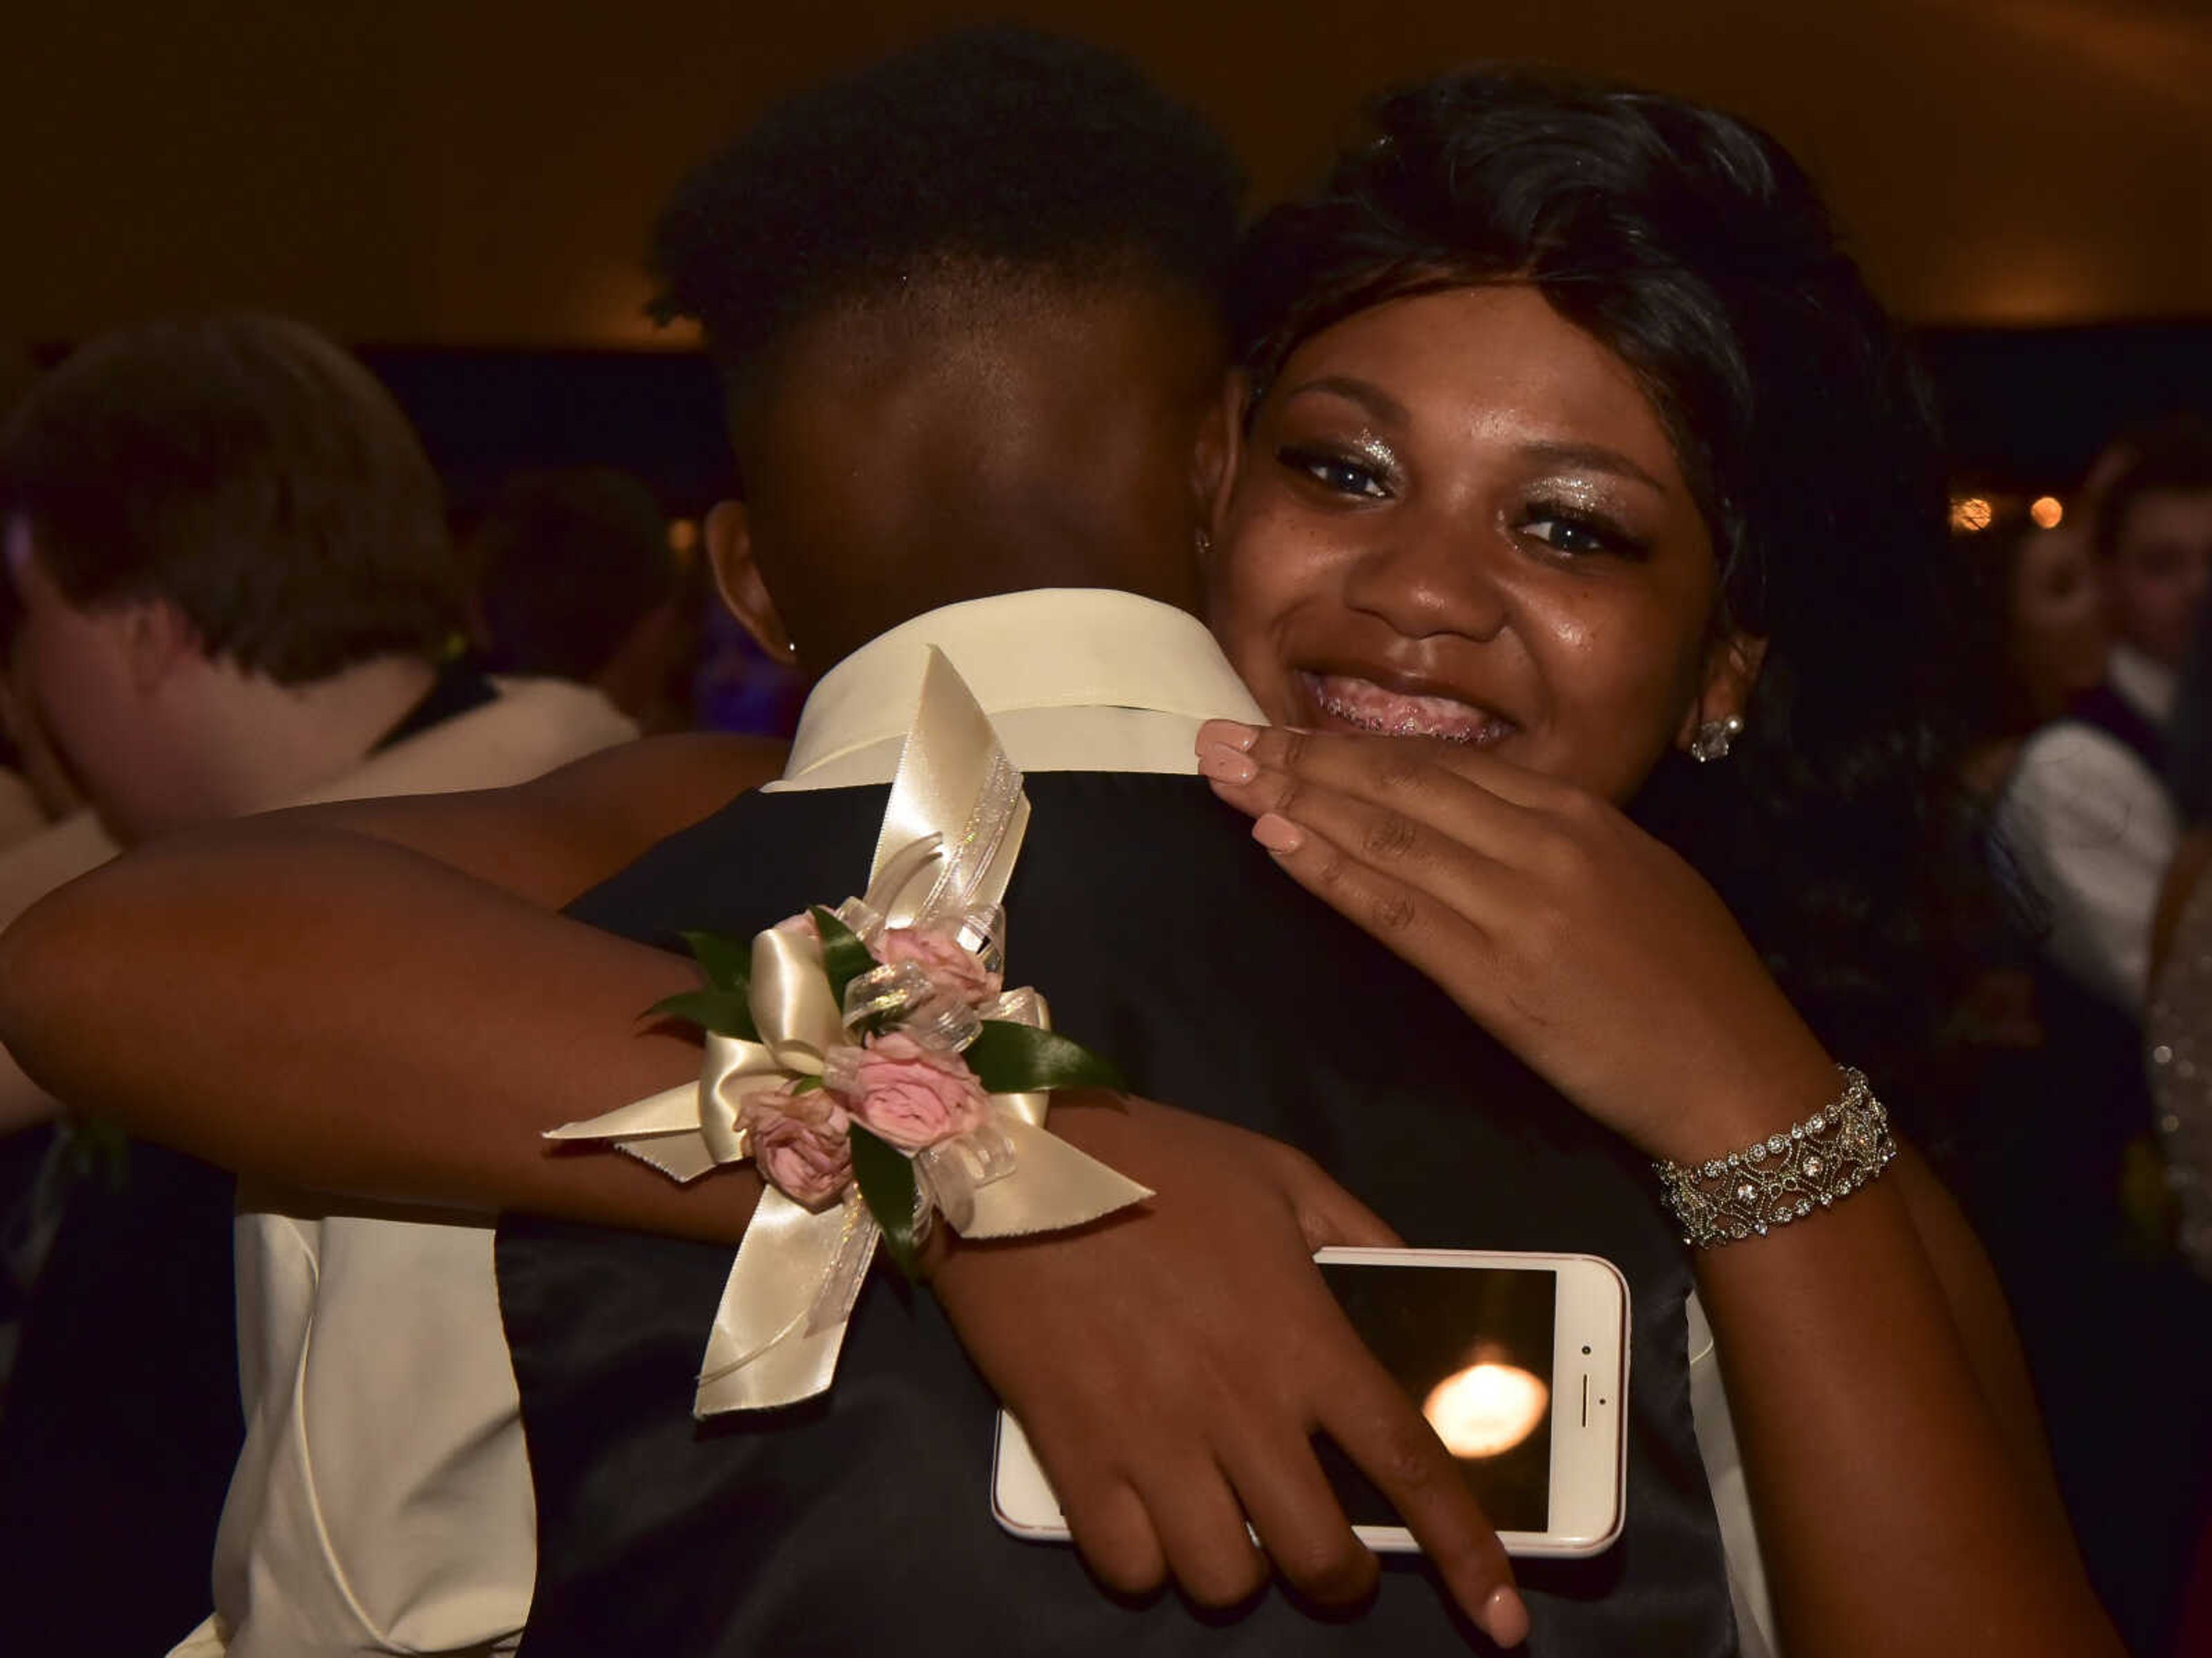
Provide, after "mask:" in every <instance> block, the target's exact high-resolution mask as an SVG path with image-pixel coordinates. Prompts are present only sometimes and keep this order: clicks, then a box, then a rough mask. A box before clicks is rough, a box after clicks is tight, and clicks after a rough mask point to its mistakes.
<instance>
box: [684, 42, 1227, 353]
mask: <svg viewBox="0 0 2212 1658" xmlns="http://www.w3.org/2000/svg"><path fill="white" fill-rule="evenodd" d="M1243 182H1244V180H1243V170H1242V168H1241V167H1239V165H1238V163H1237V158H1236V156H1235V155H1234V154H1233V153H1232V152H1231V149H1229V147H1228V145H1227V144H1226V143H1225V142H1224V141H1223V140H1222V138H1221V137H1220V136H1219V135H1218V133H1216V132H1215V131H1213V129H1212V127H1211V126H1210V125H1208V124H1207V123H1206V120H1205V119H1204V118H1202V117H1201V116H1200V115H1198V114H1197V113H1196V112H1194V111H1192V110H1190V109H1188V108H1186V107H1185V106H1182V105H1181V104H1179V103H1177V102H1176V100H1174V99H1172V98H1170V97H1169V96H1168V95H1167V94H1165V93H1164V92H1162V91H1161V90H1160V89H1159V88H1157V87H1155V86H1154V85H1152V82H1150V81H1149V80H1147V79H1146V77H1145V76H1144V75H1143V74H1142V73H1141V72H1139V70H1137V69H1136V68H1135V67H1134V66H1133V64H1129V63H1127V62H1126V61H1124V60H1123V59H1121V58H1118V57H1115V55H1113V54H1112V53H1110V52H1104V51H1102V50H1101V49H1099V48H1097V47H1096V46H1087V45H1084V44H1081V43H1079V42H1077V41H1073V40H1064V39H1055V38H1054V37H1051V36H1048V35H1043V34H1039V33H1035V32H1033V31H1030V30H1027V29H1020V28H1014V27H988V28H979V29H969V30H963V31H962V32H960V33H954V34H951V35H948V36H945V37H944V38H942V39H938V40H934V41H932V42H930V43H928V44H927V45H925V46H920V47H917V48H915V49H914V50H913V51H910V52H902V53H899V54H898V55H896V56H895V57H892V58H886V59H884V61H882V62H881V63H878V64H874V65H873V66H872V67H871V68H868V69H866V70H861V71H860V73H858V74H856V75H854V76H850V77H848V78H847V79H843V80H840V81H836V82H829V83H828V84H826V85H823V86H820V87H817V88H813V89H811V90H810V91H807V92H804V93H801V94H798V95H797V96H795V97H793V98H791V99H789V100H787V101H786V102H784V103H782V104H781V105H779V106H776V107H775V108H774V109H773V110H771V111H770V112H769V113H768V114H767V115H766V116H765V117H763V118H762V119H761V121H760V122H759V123H758V124H757V125H755V126H754V127H753V128H752V129H751V130H750V131H748V132H747V133H746V134H745V135H744V137H741V138H740V139H738V141H737V142H736V143H734V144H732V146H731V147H730V148H728V149H726V150H724V151H723V152H722V153H721V154H720V155H716V156H715V157H714V159H712V160H711V161H708V162H706V163H705V164H704V165H703V166H702V167H699V168H698V169H697V170H696V172H694V173H692V174H691V175H690V177H689V178H688V179H685V180H684V183H683V185H681V186H680V187H679V188H678V191H677V193H676V195H675V197H674V198H673V199H672V200H671V202H670V203H669V205H668V207H667V208H666V210H665V211H664V212H663V214H662V216H661V219H660V222H659V227H658V228H657V230H656V232H655V237H654V248H653V264H654V269H655V272H656V274H657V276H659V281H660V283H661V292H660V295H659V298H658V299H656V300H655V301H654V302H653V314H654V315H655V316H656V317H658V318H659V319H661V320H662V321H664V322H665V321H670V320H673V319H677V318H679V317H690V318H696V319H697V320H698V321H699V322H701V323H702V325H704V326H705V328H706V331H707V337H708V344H709V346H710V347H711V349H713V351H714V356H715V359H716V361H717V362H718V363H719V364H720V367H721V369H722V372H723V374H724V376H725V378H726V380H727V381H728V382H729V383H730V385H731V386H732V390H733V391H734V390H738V389H740V388H743V387H744V386H747V385H749V384H750V382H751V381H752V380H753V379H754V377H755V375H756V374H757V370H758V368H759V367H760V365H761V361H762V360H763V356H764V355H766V354H767V352H768V351H769V349H770V348H771V347H773V346H774V344H775V343H776V342H777V341H778V340H780V339H781V338H783V337H787V335H788V334H789V332H790V331H792V330H793V328H795V327H796V326H798V325H800V324H803V323H805V322H806V321H808V320H810V319H812V318H815V317H817V316H819V315H821V314H823V313H825V312H828V311H829V310H832V309H834V308H836V307H841V306H844V305H848V304H854V303H866V302H868V301H871V300H874V299H878V298H881V297H884V296H887V295H891V294H894V293H896V292H897V291H899V290H900V289H901V288H902V287H904V286H906V285H908V284H909V283H914V282H919V281H923V280H927V279H945V278H950V279H951V280H952V281H953V282H959V281H960V279H961V278H962V277H963V276H971V277H974V278H976V279H978V280H977V281H976V282H975V283H974V285H973V287H974V291H975V293H976V295H978V297H979V298H984V299H986V300H987V299H988V298H990V297H992V296H994V295H998V294H1000V293H1001V292H1006V291H1007V290H1009V289H1018V288H1022V287H1024V286H1030V285H1034V284H1035V283H1036V282H1042V283H1045V284H1049V285H1055V286H1057V285H1075V286H1089V285H1091V284H1093V283H1096V282H1101V281H1109V282H1110V281H1116V280H1127V279H1131V278H1151V279H1153V280H1159V279H1165V280H1168V281H1170V282H1181V283H1182V284H1185V285H1187V286H1188V288H1190V289H1191V290H1192V291H1193V292H1194V294H1195V295H1198V296H1200V298H1202V299H1203V300H1205V301H1207V302H1209V303H1218V295H1219V293H1220V289H1221V286H1222V283H1223V281H1224V278H1225V271H1226V269H1227V267H1228V264H1229V262H1230V260H1231V257H1232V256H1233V252H1234V247H1235V238H1236V233H1237V203H1238V201H1239V199H1240V198H1241V197H1242V196H1243Z"/></svg>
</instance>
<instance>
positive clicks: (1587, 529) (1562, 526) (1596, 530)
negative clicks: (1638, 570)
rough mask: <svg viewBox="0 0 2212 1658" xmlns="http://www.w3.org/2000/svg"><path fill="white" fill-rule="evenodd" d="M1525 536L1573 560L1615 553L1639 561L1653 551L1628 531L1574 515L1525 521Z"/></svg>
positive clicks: (1534, 516) (1533, 515)
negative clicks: (1645, 554)
mask: <svg viewBox="0 0 2212 1658" xmlns="http://www.w3.org/2000/svg"><path fill="white" fill-rule="evenodd" d="M1521 532H1522V534H1523V535H1526V536H1533V537H1535V538H1536V539H1537V540H1538V541H1541V542H1542V543H1543V544H1545V545H1546V546H1547V547H1549V548H1551V549H1552V550H1553V551H1554V552H1557V553H1562V554H1566V555H1569V556H1579V555H1582V554H1586V553H1615V554H1619V555H1620V556H1623V557H1627V558H1637V557H1640V556H1643V555H1644V553H1645V552H1646V551H1648V550H1649V548H1648V546H1647V544H1645V543H1644V541H1642V540H1640V539H1639V538H1638V537H1635V536H1632V535H1631V534H1629V533H1628V532H1627V531H1626V530H1621V529H1617V528H1615V527H1614V526H1613V525H1610V524H1603V523H1600V522H1598V521H1597V520H1595V519H1589V518H1584V517H1582V516H1580V515H1578V514H1576V513H1560V512H1544V511H1539V512H1535V513H1531V514H1529V516H1528V517H1527V518H1525V519H1522V521H1521Z"/></svg>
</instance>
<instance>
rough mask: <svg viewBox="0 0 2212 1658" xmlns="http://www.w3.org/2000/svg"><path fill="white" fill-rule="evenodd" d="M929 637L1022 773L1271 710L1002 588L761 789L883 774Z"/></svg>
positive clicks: (1748, 1635) (1104, 614)
mask: <svg viewBox="0 0 2212 1658" xmlns="http://www.w3.org/2000/svg"><path fill="white" fill-rule="evenodd" d="M933 645H934V646H935V647H937V648H939V650H941V651H943V652H944V653H945V655H946V656H947V657H949V658H950V659H951V662H952V665H953V666H954V667H956V668H957V669H958V670H959V671H960V675H961V677H962V678H963V679H965V680H966V681H967V682H968V686H969V689H970V690H972V691H973V692H975V700H976V701H978V702H980V703H981V704H982V707H983V711H984V712H985V713H986V714H989V715H990V716H991V725H992V726H993V728H994V730H995V731H996V732H998V734H999V740H1000V743H1001V744H1003V745H1004V747H1005V749H1006V757H1007V758H1008V759H1010V760H1011V761H1012V762H1013V763H1014V765H1015V766H1016V767H1018V768H1019V769H1021V770H1023V771H1025V772H1048V771H1121V772H1152V773H1166V774H1172V775H1188V774H1194V773H1195V772H1196V771H1197V769H1198V760H1197V756H1196V751H1195V744H1196V738H1197V735H1198V727H1199V726H1200V723H1201V722H1202V721H1204V720H1212V719H1220V720H1243V721H1245V722H1247V723H1248V724H1264V723H1265V721H1266V718H1267V716H1266V715H1265V714H1261V712H1260V709H1259V707H1258V705H1257V704H1255V702H1254V701H1252V696H1251V693H1250V692H1249V691H1248V690H1246V689H1245V688H1244V685H1243V682H1242V681H1241V680H1239V679H1238V678H1237V673H1236V671H1235V670H1234V669H1233V668H1231V666H1230V665H1229V660H1228V659H1227V658H1226V657H1225V656H1223V655H1222V654H1221V649H1220V647H1219V646H1218V645H1217V644H1215V643H1214V641H1213V635H1212V634H1210V633H1208V632H1207V631H1206V629H1205V628H1204V627H1203V626H1201V625H1200V623H1198V622H1197V621H1196V620H1195V619H1194V617H1192V616H1188V615H1187V614H1185V613H1184V612H1183V611H1181V610H1175V609H1172V608H1170V606H1168V605H1164V604H1155V603H1154V602H1152V600H1150V599H1145V598H1136V597H1135V596H1134V595H1133V594H1129V593H1122V592H1107V591H1104V590H1102V589H1097V588H1048V589H1042V590H1039V591H1036V592H1024V593H1008V594H1006V595H1004V596H1003V597H1000V598H986V599H977V600H975V601H972V602H970V603H969V604H953V605H948V606H946V607H945V609H943V610H933V611H931V612H930V613H929V614H928V615H927V616H919V617H916V618H915V620H914V621H912V622H909V623H905V624H904V625H903V626H902V627H899V628H896V629H892V630H891V631H890V633H887V634H884V635H881V636H880V637H878V638H877V639H875V640H873V641H871V642H870V643H868V644H866V645H865V646H863V647H861V648H860V650H858V651H855V652H854V653H853V654H852V655H851V656H849V657H847V658H846V659H845V660H844V661H842V662H841V663H839V664H838V665H836V667H835V668H833V669H831V670H830V671H829V672H828V673H827V674H825V675H823V677H822V679H821V681H820V683H817V685H816V686H815V688H814V693H813V695H811V696H810V697H808V698H807V701H806V708H805V712H804V713H803V714H801V715H800V716H799V731H798V733H797V735H796V736H795V737H794V738H793V741H792V745H791V755H790V758H789V759H788V761H787V762H786V764H785V768H784V776H783V780H782V781H781V782H778V783H771V784H769V785H768V786H769V788H770V789H815V788H836V787H844V786H854V785H858V784H862V783H887V782H889V781H890V778H891V774H892V773H893V772H894V771H895V770H896V768H897V766H898V756H899V750H900V745H901V744H902V741H903V739H904V738H905V734H906V728H907V725H908V719H909V717H910V715H911V714H912V711H913V708H914V706H915V702H916V701H917V700H918V699H919V697H920V695H921V674H922V668H923V665H924V664H925V663H926V662H927V659H928V652H929V647H931V646H933ZM1170 1103H1173V1102H1170ZM1687 1315H1688V1324H1689V1329H1688V1347H1689V1357H1690V1407H1691V1414H1692V1418H1693V1421H1694V1424H1695V1427H1696V1430H1697V1438H1698V1449H1699V1458H1700V1460H1701V1461H1703V1462H1704V1463H1705V1478H1706V1480H1707V1482H1708V1483H1709V1484H1710V1485H1711V1488H1712V1493H1713V1502H1714V1505H1715V1507H1716V1509H1717V1511H1718V1514H1719V1517H1720V1529H1721V1544H1722V1548H1723V1552H1724V1553H1725V1555H1726V1557H1727V1561H1728V1573H1729V1594H1730V1596H1731V1598H1732V1599H1733V1600H1734V1601H1735V1612H1736V1628H1737V1635H1738V1637H1739V1638H1740V1639H1741V1643H1742V1646H1741V1653H1742V1658H1773V1655H1775V1654H1776V1653H1778V1651H1779V1650H1780V1649H1779V1647H1778V1645H1777V1644H1776V1642H1775V1638H1774V1632H1773V1631H1774V1614H1773V1611H1772V1608H1771V1606H1770V1605H1769V1604H1768V1598H1767V1593H1766V1577H1765V1568H1764V1565H1763V1564H1762V1563H1761V1560H1760V1558H1759V1537H1758V1533H1757V1531H1756V1530H1755V1529H1754V1527H1753V1523H1752V1517H1751V1499H1750V1495H1749V1493H1748V1491H1747V1489H1746V1486H1745V1484H1744V1473H1743V1459H1742V1457H1741V1455H1740V1454H1739V1453H1738V1451H1737V1449H1736V1443H1735V1424H1734V1423H1733V1422H1732V1421H1731V1419H1730V1418H1729V1408H1728V1397H1727V1394H1725V1393H1724V1392H1723V1389H1722V1386H1721V1374H1720V1365H1719V1363H1718V1362H1717V1359H1716V1357H1715V1353H1714V1344H1713V1335H1712V1331H1711V1327H1709V1326H1708V1325H1707V1324H1706V1322H1705V1310H1704V1309H1703V1308H1701V1307H1700V1306H1699V1304H1698V1297H1697V1295H1696V1293H1695V1291H1692V1293H1691V1296H1690V1297H1689V1303H1688V1307H1687Z"/></svg>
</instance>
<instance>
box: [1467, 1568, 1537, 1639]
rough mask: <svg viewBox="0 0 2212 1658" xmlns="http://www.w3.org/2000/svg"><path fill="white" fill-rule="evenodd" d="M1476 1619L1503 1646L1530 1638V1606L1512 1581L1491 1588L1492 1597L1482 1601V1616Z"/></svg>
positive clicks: (1485, 1631)
mask: <svg viewBox="0 0 2212 1658" xmlns="http://www.w3.org/2000/svg"><path fill="white" fill-rule="evenodd" d="M1474 1621H1475V1622H1476V1623H1478V1624H1480V1625H1482V1632H1483V1633H1484V1634H1485V1635H1487V1636H1488V1637H1490V1638H1491V1639H1492V1640H1493V1641H1495V1642H1497V1643H1498V1645H1499V1646H1501V1647H1517V1646H1519V1645H1520V1644H1521V1643H1522V1642H1523V1641H1525V1640H1527V1639H1528V1607H1527V1606H1523V1605H1522V1603H1521V1597H1520V1596H1519V1595H1518V1594H1515V1593H1514V1592H1513V1586H1512V1585H1511V1584H1510V1583H1500V1584H1499V1585H1498V1587H1497V1588H1494V1589H1492V1590H1491V1592H1490V1599H1488V1600H1485V1601H1484V1602H1483V1603H1482V1616H1481V1617H1480V1618H1478V1619H1475V1620H1474Z"/></svg>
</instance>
